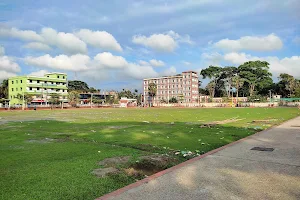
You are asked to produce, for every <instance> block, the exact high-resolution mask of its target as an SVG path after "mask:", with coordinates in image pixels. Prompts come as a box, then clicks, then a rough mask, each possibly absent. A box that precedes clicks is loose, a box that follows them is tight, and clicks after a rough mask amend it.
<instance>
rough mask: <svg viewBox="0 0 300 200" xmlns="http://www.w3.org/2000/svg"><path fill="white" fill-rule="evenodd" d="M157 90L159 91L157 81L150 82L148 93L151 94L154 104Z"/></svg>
mask: <svg viewBox="0 0 300 200" xmlns="http://www.w3.org/2000/svg"><path fill="white" fill-rule="evenodd" d="M156 92H157V85H156V84H155V83H150V84H149V86H148V94H149V96H151V101H152V105H153V100H154V96H155V95H156ZM152 105H151V106H152Z"/></svg>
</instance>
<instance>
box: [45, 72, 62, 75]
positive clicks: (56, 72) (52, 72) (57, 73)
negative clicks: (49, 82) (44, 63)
mask: <svg viewBox="0 0 300 200" xmlns="http://www.w3.org/2000/svg"><path fill="white" fill-rule="evenodd" d="M50 74H64V75H67V74H66V73H62V72H50V73H46V74H45V75H50Z"/></svg>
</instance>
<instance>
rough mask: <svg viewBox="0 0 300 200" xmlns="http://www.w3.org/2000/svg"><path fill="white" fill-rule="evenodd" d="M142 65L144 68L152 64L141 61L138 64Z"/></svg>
mask: <svg viewBox="0 0 300 200" xmlns="http://www.w3.org/2000/svg"><path fill="white" fill-rule="evenodd" d="M138 63H139V64H140V65H143V66H148V65H150V63H148V62H147V61H144V60H139V62H138Z"/></svg>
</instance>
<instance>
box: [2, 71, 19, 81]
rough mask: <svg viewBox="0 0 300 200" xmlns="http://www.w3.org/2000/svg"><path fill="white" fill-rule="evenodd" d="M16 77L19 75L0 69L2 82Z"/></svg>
mask: <svg viewBox="0 0 300 200" xmlns="http://www.w3.org/2000/svg"><path fill="white" fill-rule="evenodd" d="M14 76H17V74H16V73H12V72H7V71H5V70H1V69H0V81H3V80H4V79H8V78H10V77H14Z"/></svg>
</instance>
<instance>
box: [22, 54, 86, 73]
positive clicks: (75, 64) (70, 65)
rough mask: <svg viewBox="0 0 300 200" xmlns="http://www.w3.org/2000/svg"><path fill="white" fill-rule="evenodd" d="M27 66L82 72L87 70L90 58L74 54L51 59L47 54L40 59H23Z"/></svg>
mask: <svg viewBox="0 0 300 200" xmlns="http://www.w3.org/2000/svg"><path fill="white" fill-rule="evenodd" d="M24 61H25V63H26V64H27V65H34V66H37V67H46V68H51V69H59V70H67V71H82V70H87V69H88V65H89V63H90V57H89V56H87V55H82V54H76V55H72V56H67V55H59V56H55V57H51V56H50V55H49V54H46V55H43V56H40V57H31V56H29V57H26V58H25V59H24Z"/></svg>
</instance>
